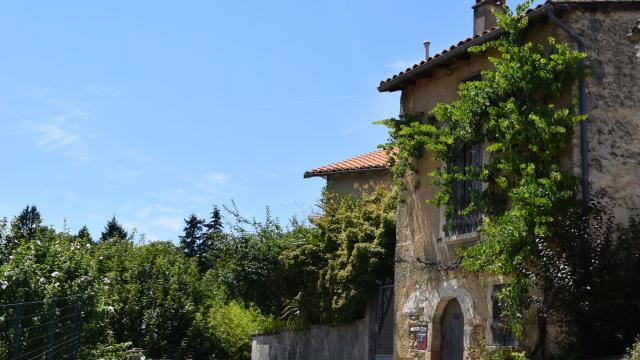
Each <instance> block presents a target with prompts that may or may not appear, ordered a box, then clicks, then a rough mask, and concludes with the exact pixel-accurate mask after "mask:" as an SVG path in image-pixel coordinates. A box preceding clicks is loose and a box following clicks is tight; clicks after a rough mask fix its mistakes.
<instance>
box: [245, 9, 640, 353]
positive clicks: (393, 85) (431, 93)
mask: <svg viewBox="0 0 640 360" xmlns="http://www.w3.org/2000/svg"><path fill="white" fill-rule="evenodd" d="M470 5H473V6H472V10H473V24H472V26H471V24H470V28H473V33H472V34H471V36H470V37H469V38H467V39H464V40H462V41H460V42H458V43H456V44H454V45H452V46H451V47H449V48H447V49H445V50H443V51H442V52H440V53H438V54H435V55H430V54H429V42H425V43H424V46H425V51H426V55H425V59H424V60H423V61H421V62H419V63H418V64H415V65H414V66H412V67H410V68H407V69H406V70H405V71H402V72H400V73H399V74H396V75H394V76H393V77H390V78H388V79H386V80H384V81H382V82H381V83H380V85H379V87H378V90H379V91H380V92H395V91H401V98H400V108H399V112H400V114H418V113H429V112H430V111H431V110H432V109H433V108H434V106H435V105H436V104H438V103H442V102H444V103H447V102H452V101H455V100H456V99H457V88H458V85H459V84H460V83H462V82H465V81H468V80H473V79H476V78H478V76H480V72H481V71H482V70H486V69H490V68H491V64H490V62H489V60H488V56H489V55H492V54H491V53H488V54H476V55H471V54H469V52H468V50H469V48H471V47H473V46H477V45H480V44H483V43H486V42H488V41H491V40H493V39H496V38H497V37H499V36H501V30H500V29H499V28H497V27H496V24H497V22H496V19H495V16H493V13H492V10H497V11H500V9H501V8H502V7H503V6H504V5H505V0H475V4H472V3H470ZM527 16H528V17H529V20H530V26H529V30H528V33H527V36H528V37H529V39H531V40H532V41H534V42H541V43H542V42H544V41H545V40H546V39H547V38H548V37H549V36H553V37H555V38H556V39H558V40H559V41H561V42H564V43H567V44H569V45H570V46H572V47H574V48H577V49H580V50H582V51H584V52H586V53H587V59H586V62H587V64H588V65H589V66H590V67H591V68H592V69H593V71H594V74H593V76H592V77H590V78H588V79H587V80H585V81H583V82H581V83H580V85H579V86H577V87H576V89H575V92H574V94H573V95H574V97H575V98H576V99H577V100H578V101H579V110H580V112H581V113H583V114H588V116H589V117H588V120H587V121H585V122H583V123H581V124H579V125H578V126H577V128H576V131H575V138H574V140H573V143H572V145H571V146H570V148H569V149H568V150H567V154H566V156H565V158H564V159H563V162H564V163H565V165H566V166H567V168H568V169H571V171H572V172H573V173H574V174H576V175H577V176H578V177H580V178H581V179H582V183H581V188H582V196H588V194H589V192H590V189H591V190H597V189H604V190H606V191H607V193H608V195H609V196H611V197H612V198H613V200H614V201H615V209H614V210H615V214H616V219H617V220H618V221H620V222H623V223H624V222H625V221H626V220H627V219H628V218H629V216H631V215H640V180H639V179H640V115H639V114H640V0H548V1H547V2H545V3H544V4H542V5H540V6H537V7H535V8H533V9H530V10H529V11H528V12H527ZM483 156H485V153H484V152H482V151H481V149H480V151H478V149H470V150H469V153H468V154H465V156H464V158H463V159H461V161H473V162H482V161H483ZM414 165H415V166H416V168H417V170H418V171H417V173H416V174H409V175H408V177H407V179H406V181H407V182H408V184H407V185H408V186H406V189H407V190H406V192H405V201H404V202H402V203H400V204H399V205H398V223H397V244H396V267H395V279H394V282H395V283H394V284H393V287H392V289H393V292H392V296H393V297H392V299H393V301H394V304H393V306H392V307H391V308H392V309H394V313H393V314H392V316H390V315H388V314H386V313H385V314H384V315H383V316H381V314H382V313H383V312H381V311H380V308H381V307H384V306H386V305H385V303H384V301H383V300H382V297H379V298H378V299H375V300H374V301H372V305H371V306H370V307H369V308H368V309H367V316H366V318H365V319H363V320H362V321H358V322H356V323H354V324H352V325H350V326H347V327H341V328H320V327H317V328H314V329H311V330H310V332H308V333H306V334H299V335H298V336H299V337H300V339H298V340H297V341H298V344H299V343H300V342H303V343H305V344H309V345H308V346H306V347H307V349H308V351H307V352H296V351H297V350H295V349H294V350H292V349H293V348H296V349H298V350H299V349H300V348H301V347H302V348H304V347H305V346H299V345H298V346H295V345H293V343H292V342H291V339H290V337H291V335H288V336H289V337H286V336H281V335H278V336H279V337H273V336H272V337H260V336H259V337H254V343H253V346H254V351H253V355H254V356H252V358H253V359H256V360H258V359H260V360H262V359H265V360H266V359H277V358H283V359H391V358H392V359H394V360H404V359H425V360H426V359H430V360H441V359H442V360H463V359H471V360H473V359H472V358H471V355H470V351H469V350H470V346H471V344H472V338H477V337H480V338H482V339H483V340H484V341H485V342H486V344H487V346H488V347H489V348H494V349H495V348H500V347H507V346H512V345H516V341H515V339H514V337H513V335H512V334H511V333H510V331H509V330H508V329H507V328H505V327H504V326H503V325H502V323H501V321H500V314H499V307H498V306H497V302H496V298H495V294H496V292H497V291H498V290H499V289H500V286H501V284H504V283H505V282H506V280H507V279H505V278H502V277H498V276H488V275H485V274H477V273H470V272H467V271H465V270H463V269H461V268H459V267H457V266H456V265H457V264H456V262H457V260H458V259H457V257H456V255H455V251H456V249H457V248H459V247H461V246H469V245H472V244H473V243H474V242H477V241H479V240H480V239H479V236H478V234H477V232H476V224H477V220H478V219H479V215H478V214H476V215H474V214H471V215H469V216H468V217H459V218H458V220H456V221H459V223H456V224H455V225H456V226H455V228H456V231H455V233H454V234H450V235H445V233H444V231H443V225H444V224H445V221H446V219H445V216H444V210H443V209H441V208H438V207H435V206H433V205H430V204H428V203H427V202H426V200H429V199H432V198H433V196H434V195H435V194H436V193H437V190H438V189H437V188H436V187H435V186H434V185H433V180H434V179H432V178H430V177H429V175H428V174H430V173H431V172H432V171H433V170H435V169H437V168H439V167H440V166H442V165H443V164H441V163H440V162H438V161H435V160H434V159H433V158H432V157H431V156H430V154H429V153H428V152H427V153H425V154H424V156H423V157H422V158H420V159H415V164H414ZM304 177H305V178H310V177H323V178H324V179H326V181H327V186H328V188H329V189H330V190H331V191H334V192H337V193H347V194H354V195H357V194H359V193H360V192H361V191H363V189H365V188H366V186H365V185H367V184H374V185H381V184H390V182H391V172H390V171H389V168H388V165H387V164H386V155H385V154H384V153H383V152H382V151H376V152H373V153H369V154H365V155H361V156H358V157H355V158H352V159H348V160H344V161H341V162H337V163H334V164H330V165H326V166H322V167H319V168H316V169H313V170H310V171H307V172H306V173H305V174H304ZM417 182H419V183H420V186H417V187H415V186H411V185H412V184H415V183H417ZM458 195H459V196H461V197H463V196H464V195H463V194H458ZM460 201H464V199H463V198H461V199H460ZM474 216H475V217H474ZM381 294H382V291H381ZM386 299H387V300H388V299H389V297H388V296H387V298H386ZM390 321H391V323H392V324H393V327H392V330H391V329H390V328H391V327H390V326H389V322H390ZM532 326H535V324H533V323H532ZM551 330H553V329H551ZM391 331H392V333H393V336H392V338H393V341H392V343H390V339H391V336H390V335H389V333H390V332H391ZM382 332H384V335H382ZM322 338H326V339H325V340H326V341H319V340H317V339H322ZM549 338H550V339H552V340H553V336H549ZM346 339H349V340H348V341H350V342H351V344H350V345H352V346H346V347H345V346H344V342H345V341H347V340H346ZM381 339H382V341H383V342H384V343H381ZM343 340H344V341H343ZM535 340H536V339H534V338H531V339H527V340H526V341H527V343H531V344H533V343H534V342H535ZM552 340H551V341H552ZM551 341H550V343H549V344H548V345H549V347H550V348H553V346H554V344H553V343H551ZM269 347H270V349H271V350H269ZM256 354H257V355H258V356H256ZM265 354H266V355H265ZM269 354H271V355H269ZM275 354H279V356H278V355H275ZM391 354H392V355H391Z"/></svg>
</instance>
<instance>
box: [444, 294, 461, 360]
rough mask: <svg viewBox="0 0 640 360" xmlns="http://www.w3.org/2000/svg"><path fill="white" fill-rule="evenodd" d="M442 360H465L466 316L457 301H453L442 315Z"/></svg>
mask: <svg viewBox="0 0 640 360" xmlns="http://www.w3.org/2000/svg"><path fill="white" fill-rule="evenodd" d="M440 324H441V329H442V331H441V336H442V339H441V343H440V344H441V345H440V346H441V347H440V349H441V350H440V351H441V359H442V360H463V358H464V316H463V315H462V308H461V307H460V303H459V302H458V300H456V299H452V300H451V301H449V302H448V303H447V306H446V307H445V309H444V312H443V313H442V318H441V320H440Z"/></svg>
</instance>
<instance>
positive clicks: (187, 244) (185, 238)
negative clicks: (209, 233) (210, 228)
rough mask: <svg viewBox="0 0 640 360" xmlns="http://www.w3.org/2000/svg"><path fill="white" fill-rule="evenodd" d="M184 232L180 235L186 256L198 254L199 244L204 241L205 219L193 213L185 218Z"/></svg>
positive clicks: (181, 247) (181, 245)
mask: <svg viewBox="0 0 640 360" xmlns="http://www.w3.org/2000/svg"><path fill="white" fill-rule="evenodd" d="M182 231H183V234H182V235H181V236H180V237H179V239H180V249H181V250H182V252H183V253H184V255H185V256H186V257H195V256H197V255H198V245H199V244H200V242H202V236H203V232H204V220H202V219H200V218H198V217H197V216H196V214H191V215H190V216H189V217H188V218H187V219H184V229H183V230H182Z"/></svg>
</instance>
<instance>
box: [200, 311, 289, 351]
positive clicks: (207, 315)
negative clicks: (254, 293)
mask: <svg viewBox="0 0 640 360" xmlns="http://www.w3.org/2000/svg"><path fill="white" fill-rule="evenodd" d="M281 325H282V324H281V323H279V322H278V321H277V320H275V319H273V318H272V317H269V316H263V315H262V314H261V313H260V310H258V309H257V308H256V307H251V306H249V307H246V306H244V305H242V304H241V303H239V302H236V301H231V302H229V303H223V302H220V301H214V302H213V303H210V304H209V306H208V307H206V308H204V309H203V311H201V312H199V313H198V314H197V316H196V320H195V323H194V328H193V330H192V331H193V333H194V334H195V333H197V334H199V339H198V340H199V342H200V344H199V345H198V346H197V347H194V349H196V350H197V351H199V352H202V351H203V350H205V352H207V353H209V354H213V358H215V359H229V360H241V359H249V358H251V335H253V334H256V333H260V332H266V331H271V330H273V329H275V328H278V327H281Z"/></svg>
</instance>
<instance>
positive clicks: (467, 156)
mask: <svg viewBox="0 0 640 360" xmlns="http://www.w3.org/2000/svg"><path fill="white" fill-rule="evenodd" d="M450 166H451V167H452V168H457V169H458V171H459V172H461V173H463V174H466V173H467V170H468V169H467V167H470V166H482V144H475V145H467V146H463V147H462V149H460V151H459V152H458V154H456V156H455V157H454V159H453V161H452V163H451V164H450ZM481 190H482V182H481V181H479V180H473V181H465V180H454V182H453V198H454V208H453V214H452V217H451V222H452V226H450V227H449V229H448V232H449V234H448V235H462V234H469V233H473V232H475V231H476V230H477V229H478V224H479V222H480V210H479V209H476V210H474V211H472V212H470V213H469V214H465V215H462V214H461V212H462V210H464V209H466V208H467V207H469V205H470V204H471V202H472V201H473V193H474V192H478V191H481Z"/></svg>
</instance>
